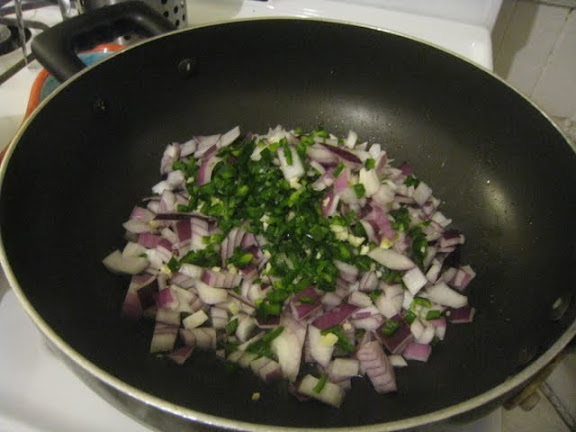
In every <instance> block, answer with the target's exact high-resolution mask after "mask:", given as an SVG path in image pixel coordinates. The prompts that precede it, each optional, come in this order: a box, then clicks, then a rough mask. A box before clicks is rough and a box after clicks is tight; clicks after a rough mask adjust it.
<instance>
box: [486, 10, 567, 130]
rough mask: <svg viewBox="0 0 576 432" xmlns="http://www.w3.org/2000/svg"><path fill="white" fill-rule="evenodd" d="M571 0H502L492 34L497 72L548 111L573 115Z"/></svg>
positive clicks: (562, 114) (562, 115)
mask: <svg viewBox="0 0 576 432" xmlns="http://www.w3.org/2000/svg"><path fill="white" fill-rule="evenodd" d="M573 3H575V2H570V1H563V2H561V1H540V2H535V1H528V0H503V4H502V9H501V11H500V15H499V18H498V21H497V23H496V26H495V28H494V32H493V35H492V39H493V46H494V70H495V72H496V73H497V74H499V75H500V76H502V77H503V78H504V79H506V80H507V81H508V82H509V83H510V84H511V85H513V86H514V87H515V88H517V89H518V90H520V91H521V92H522V93H524V94H525V95H526V96H528V97H529V98H531V99H532V100H534V101H535V102H536V103H537V104H538V105H539V106H540V107H541V108H542V109H544V111H546V112H547V113H548V114H550V115H552V116H555V117H560V118H568V119H571V120H572V121H576V9H574V8H573V7H570V6H571V5H572V6H574V5H573ZM562 4H564V5H567V6H560V5H562Z"/></svg>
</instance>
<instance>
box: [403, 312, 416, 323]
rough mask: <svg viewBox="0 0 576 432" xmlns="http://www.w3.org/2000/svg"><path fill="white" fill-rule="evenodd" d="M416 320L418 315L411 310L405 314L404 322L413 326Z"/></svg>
mask: <svg viewBox="0 0 576 432" xmlns="http://www.w3.org/2000/svg"><path fill="white" fill-rule="evenodd" d="M415 319H416V314H415V313H414V312H412V311H411V310H407V311H406V312H404V321H406V323H407V324H412V323H413V322H414V320H415Z"/></svg>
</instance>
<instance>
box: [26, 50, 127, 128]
mask: <svg viewBox="0 0 576 432" xmlns="http://www.w3.org/2000/svg"><path fill="white" fill-rule="evenodd" d="M123 48H124V46H122V45H118V44H102V45H98V46H97V47H95V48H93V49H91V50H89V51H84V52H86V53H90V52H97V51H99V52H103V53H106V52H115V51H120V50H121V49H123ZM49 76H50V73H49V72H48V71H47V70H46V69H42V70H41V71H40V73H39V74H38V76H37V77H36V79H35V80H34V84H32V90H31V91H30V98H29V99H28V106H27V107H26V114H25V115H24V119H26V118H28V116H29V115H30V114H32V112H33V111H34V110H35V109H36V107H37V106H38V105H39V104H40V102H41V100H40V97H41V95H42V88H43V87H44V83H45V82H46V79H47V78H48V77H49Z"/></svg>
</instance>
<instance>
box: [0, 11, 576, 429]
mask: <svg viewBox="0 0 576 432" xmlns="http://www.w3.org/2000/svg"><path fill="white" fill-rule="evenodd" d="M271 20H272V21H274V20H283V21H310V22H321V23H333V24H340V25H342V24H343V25H346V26H353V27H360V28H365V29H369V30H375V31H379V32H382V33H386V34H391V35H394V36H399V37H402V38H405V39H409V40H412V41H414V42H417V43H422V44H424V45H427V46H430V47H432V48H435V49H437V50H440V51H442V52H444V53H447V54H449V55H451V56H453V57H456V58H458V59H460V60H462V61H465V62H466V63H468V64H470V65H472V66H474V67H475V68H477V69H480V70H481V71H483V72H485V73H487V74H489V75H490V76H492V78H496V79H497V80H498V81H499V82H500V83H501V84H504V85H505V86H506V87H508V88H510V89H512V90H513V91H514V92H515V93H517V95H519V96H520V97H521V98H522V99H524V100H525V101H527V102H528V103H529V104H531V105H532V106H533V107H534V108H535V109H536V110H537V111H538V112H539V113H540V114H541V115H542V116H543V117H544V118H546V120H548V122H549V123H550V124H551V125H552V126H553V127H554V128H555V129H556V131H557V132H558V133H559V134H560V135H561V136H562V137H563V138H564V140H565V141H566V143H567V144H568V145H569V147H570V148H571V149H572V151H574V152H576V149H575V146H574V143H572V142H571V141H570V140H569V139H568V138H567V137H566V135H565V134H564V132H563V131H562V130H561V129H560V128H559V126H558V125H557V124H556V123H555V122H554V121H553V120H552V119H551V118H550V116H549V115H548V114H547V113H545V112H544V111H543V110H542V109H541V108H540V107H539V106H538V105H537V104H535V103H534V102H533V101H531V100H530V99H528V98H527V97H526V96H524V95H523V94H522V93H520V92H519V91H518V90H516V89H515V88H514V87H513V86H511V85H510V84H508V83H507V82H505V81H504V80H503V79H502V78H500V77H499V76H497V75H496V74H495V73H494V72H492V71H490V70H488V69H486V68H484V67H482V66H481V65H478V64H476V63H474V62H472V61H471V60H469V59H467V58H465V57H463V56H462V55H460V54H458V53H454V52H452V51H449V50H446V49H444V48H442V47H439V46H437V45H435V44H432V43H429V42H427V41H422V40H420V39H418V38H415V37H412V36H409V35H405V34H403V33H400V32H396V31H390V30H386V29H381V28H378V27H374V26H369V25H359V24H356V23H351V22H346V21H340V20H330V19H317V18H294V17H270V18H247V19H240V20H233V21H220V22H214V23H210V24H204V25H199V26H194V27H190V28H186V29H180V30H176V31H173V32H169V33H167V34H164V35H160V36H156V37H153V38H150V39H147V40H145V41H142V42H140V43H138V44H135V45H133V46H131V47H128V48H127V49H125V50H123V51H121V52H119V53H117V54H115V55H113V56H110V57H109V58H107V59H104V60H102V61H100V62H97V63H94V64H93V65H91V66H89V67H87V68H86V69H83V70H82V71H81V72H79V73H78V74H76V75H75V76H74V77H72V78H71V79H70V80H69V81H67V82H66V83H64V84H63V85H61V86H59V87H58V88H57V89H56V90H55V91H54V92H53V93H52V94H51V95H50V96H49V97H47V98H46V99H45V100H44V101H42V103H41V104H40V105H39V107H38V109H36V110H35V112H34V113H32V115H31V116H30V117H29V118H27V119H26V120H25V121H24V123H23V124H22V125H21V127H20V128H19V130H18V132H17V134H16V135H15V137H14V139H13V140H12V141H11V142H10V144H8V148H7V152H6V155H5V157H4V160H3V161H2V164H1V166H0V197H1V193H2V188H3V185H4V178H5V175H6V171H7V166H8V164H9V162H10V159H11V156H12V154H13V153H14V149H15V148H16V146H17V145H18V143H19V142H20V140H21V138H22V136H23V135H24V134H25V132H26V130H27V129H28V127H29V125H30V124H31V123H32V122H33V121H34V119H35V117H36V116H37V115H38V113H39V112H41V111H42V110H43V109H44V107H45V106H46V105H47V104H49V103H50V101H51V100H52V99H53V98H55V97H58V94H59V93H60V92H61V91H63V90H64V89H65V88H66V87H67V86H68V85H69V84H71V83H73V82H74V81H76V80H79V79H81V78H82V77H83V75H84V74H86V73H89V72H90V71H91V70H92V68H94V67H97V66H98V65H99V64H100V63H102V62H104V61H108V60H110V59H111V58H113V57H116V56H117V55H125V54H127V53H129V52H130V51H131V50H133V49H138V47H139V46H141V45H144V44H147V43H151V42H153V41H155V40H157V39H161V38H165V37H170V36H171V35H174V34H179V33H184V32H188V31H193V30H195V29H201V28H207V27H216V26H223V25H230V24H238V23H244V22H259V21H271ZM0 264H1V265H2V267H3V269H4V272H5V274H6V278H7V279H8V282H9V284H10V286H11V287H12V289H13V291H14V293H15V294H16V297H17V298H18V301H19V302H20V304H21V305H22V307H23V308H24V310H25V311H26V313H27V314H28V316H29V317H30V318H31V319H32V321H33V322H34V324H35V326H36V327H37V328H38V329H39V330H40V331H41V333H42V334H43V335H44V337H46V338H47V339H48V340H49V341H50V342H52V343H53V344H54V345H55V346H56V347H57V348H58V350H59V351H60V352H61V353H63V354H64V355H66V356H67V358H68V359H70V360H72V362H73V363H75V365H76V366H78V367H80V368H81V369H82V370H84V371H86V372H88V373H89V374H90V375H91V376H92V377H94V378H96V379H97V380H99V381H101V382H103V383H104V384H106V385H108V386H110V387H111V388H113V389H115V390H117V391H118V392H120V393H122V394H124V395H127V396H129V397H130V398H132V399H135V400H137V401H139V402H141V403H145V404H146V405H150V406H152V407H154V408H156V409H158V410H160V411H162V412H164V413H168V414H172V415H174V416H177V417H179V418H181V419H185V420H188V421H193V422H199V423H202V424H206V425H209V426H214V427H221V428H225V429H230V430H237V431H256V432H264V431H278V432H279V431H294V432H295V431H301V430H311V431H315V430H316V431H330V432H349V430H350V427H335V428H333V427H326V428H310V427H288V426H281V425H272V424H270V425H268V424H256V423H250V422H246V421H240V420H235V419H231V418H224V417H218V416H215V415H212V414H206V413H203V412H200V411H196V410H194V409H191V408H186V407H184V406H181V405H178V404H175V403H172V402H168V401H166V400H164V399H161V398H159V397H157V396H154V395H152V394H150V393H147V392H145V391H142V390H140V389H138V388H136V387H134V386H132V385H129V384H127V383H125V382H124V381H122V380H120V379H118V378H116V377H114V376H113V375H111V374H110V373H109V372H107V371H106V370H104V369H102V368H100V367H99V366H97V365H96V364H95V363H93V362H91V361H89V360H88V359H86V358H85V357H84V356H83V355H82V354H80V353H79V352H78V351H76V350H75V349H74V348H72V347H71V346H70V345H69V344H68V343H67V342H66V341H65V340H63V339H62V338H61V337H60V336H59V335H58V334H57V333H56V332H55V331H54V330H53V329H52V328H51V327H50V326H49V325H48V324H47V323H46V321H44V319H43V318H42V316H41V315H40V314H39V313H38V312H37V310H36V309H35V308H34V306H33V305H32V303H31V302H30V301H29V300H28V298H27V296H26V295H25V294H24V290H23V289H22V287H21V286H20V284H19V283H18V280H17V278H16V276H15V275H14V273H13V271H12V268H11V267H10V264H9V261H8V257H7V254H6V250H5V248H4V243H3V239H2V238H1V233H0ZM575 335H576V319H575V320H574V321H573V322H572V323H571V324H570V325H569V327H568V328H567V329H566V331H565V332H564V333H563V335H562V336H561V337H560V338H559V339H558V340H557V341H556V342H555V343H554V344H553V345H552V346H551V347H550V348H549V349H548V350H546V351H545V352H544V353H543V354H541V355H540V356H539V357H538V358H537V359H535V360H534V361H533V362H532V363H531V364H530V365H529V366H527V367H526V368H524V369H523V370H522V371H520V372H519V373H517V374H515V375H513V376H512V377H510V378H509V379H507V380H505V381H504V382H502V383H501V384H499V385H497V386H495V387H493V388H492V389H490V390H488V391H486V392H484V393H481V394H479V395H477V396H474V397H472V398H470V399H467V400H465V401H463V402H460V403H458V404H456V405H452V406H449V407H446V408H443V409H440V410H436V411H433V412H430V413H426V414H422V415H418V416H415V417H411V418H407V419H402V420H396V421H392V422H386V423H377V424H370V425H362V426H354V430H357V431H358V432H375V431H379V430H383V429H385V430H390V431H396V430H403V429H406V428H413V427H418V426H423V425H427V424H432V423H437V422H440V421H443V420H447V419H449V418H451V417H454V416H457V415H460V414H464V413H466V412H468V411H471V410H473V409H475V408H478V407H481V406H483V405H485V404H487V403H490V402H492V401H494V400H495V399H497V398H499V397H500V396H502V395H504V394H507V393H509V392H511V391H512V390H514V389H516V388H518V387H519V386H521V385H522V384H523V383H525V382H527V381H528V380H529V379H530V378H532V377H533V376H534V375H536V374H537V373H538V372H539V371H540V370H541V369H543V368H544V367H545V366H546V365H547V364H548V363H550V361H552V360H553V359H554V358H555V357H556V356H557V355H558V354H559V353H560V352H561V351H562V350H563V349H564V347H565V346H566V345H567V344H568V343H569V342H570V340H571V339H572V338H573V337H574V336H575ZM67 366H68V365H67ZM91 391H94V390H93V389H91ZM122 412H124V413H126V414H127V415H129V416H131V417H132V418H135V417H133V416H132V415H131V413H129V412H126V411H124V410H122Z"/></svg>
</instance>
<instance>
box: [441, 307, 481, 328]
mask: <svg viewBox="0 0 576 432" xmlns="http://www.w3.org/2000/svg"><path fill="white" fill-rule="evenodd" d="M475 313H476V309H474V308H473V307H470V306H464V307H460V308H457V309H452V310H450V311H449V312H447V313H446V315H447V317H448V321H450V322H451V323H452V324H465V323H470V322H472V321H474V314H475Z"/></svg>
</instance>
